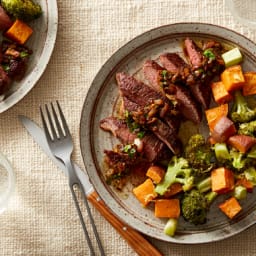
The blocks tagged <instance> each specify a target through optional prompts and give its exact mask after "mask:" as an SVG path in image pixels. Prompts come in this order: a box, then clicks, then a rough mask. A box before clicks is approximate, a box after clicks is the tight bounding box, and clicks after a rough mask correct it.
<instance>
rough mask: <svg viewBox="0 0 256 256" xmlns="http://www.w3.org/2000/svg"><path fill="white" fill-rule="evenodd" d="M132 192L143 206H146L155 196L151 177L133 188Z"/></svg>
mask: <svg viewBox="0 0 256 256" xmlns="http://www.w3.org/2000/svg"><path fill="white" fill-rule="evenodd" d="M133 194H134V195H135V196H136V198H137V199H138V200H139V201H140V202H141V204H142V205H143V206H146V205H147V204H148V203H149V202H151V201H152V200H153V199H154V198H156V197H157V193H156V192H155V187H154V184H153V182H152V180H151V179H146V180H145V181H144V183H142V184H140V185H139V186H138V187H136V188H134V189H133Z"/></svg>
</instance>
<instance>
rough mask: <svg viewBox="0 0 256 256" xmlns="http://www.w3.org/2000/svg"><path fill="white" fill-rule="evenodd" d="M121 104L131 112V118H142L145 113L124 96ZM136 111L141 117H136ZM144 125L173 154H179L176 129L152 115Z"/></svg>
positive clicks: (179, 148) (179, 142)
mask: <svg viewBox="0 0 256 256" xmlns="http://www.w3.org/2000/svg"><path fill="white" fill-rule="evenodd" d="M123 106H124V108H125V109H126V110H127V111H128V112H129V113H131V115H132V117H133V118H136V120H137V119H139V120H141V118H144V116H145V113H144V112H143V110H142V108H141V107H140V106H138V105H137V104H136V103H134V102H131V101H130V100H129V99H127V98H126V97H124V98H123ZM137 113H139V115H140V116H142V117H138V115H137ZM134 116H135V117H134ZM146 126H147V128H148V129H149V130H150V131H151V132H153V133H154V134H155V136H156V137H157V138H158V139H160V140H161V141H162V142H164V143H165V144H166V145H167V147H168V148H169V149H170V150H171V151H172V152H173V153H174V154H179V153H180V152H181V146H182V145H181V141H180V140H179V138H178V137H177V133H176V132H177V130H176V129H171V128H170V126H168V125H167V124H166V123H164V122H163V121H162V120H160V119H159V118H157V117H153V119H152V121H149V123H146ZM175 128H176V127H175Z"/></svg>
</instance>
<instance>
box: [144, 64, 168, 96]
mask: <svg viewBox="0 0 256 256" xmlns="http://www.w3.org/2000/svg"><path fill="white" fill-rule="evenodd" d="M142 70H143V73H144V76H145V78H146V79H147V80H148V81H149V83H150V85H152V87H154V88H155V89H156V90H157V91H159V92H160V93H164V91H163V87H162V86H161V83H162V81H161V80H162V75H161V73H162V71H163V70H164V68H163V67H161V66H160V65H159V64H158V63H157V62H155V61H154V60H147V61H145V63H144V64H143V67H142Z"/></svg>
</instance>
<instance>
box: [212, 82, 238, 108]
mask: <svg viewBox="0 0 256 256" xmlns="http://www.w3.org/2000/svg"><path fill="white" fill-rule="evenodd" d="M211 88H212V95H213V98H214V100H215V101H216V102H217V103H218V104H224V103H227V102H229V101H231V100H232V98H233V97H232V95H231V94H230V93H229V92H228V91H227V90H226V88H225V85H224V84H223V82H222V81H219V82H213V83H212V84H211Z"/></svg>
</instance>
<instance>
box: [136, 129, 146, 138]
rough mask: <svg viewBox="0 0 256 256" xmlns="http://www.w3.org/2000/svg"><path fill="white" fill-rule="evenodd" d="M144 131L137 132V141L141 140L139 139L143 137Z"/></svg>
mask: <svg viewBox="0 0 256 256" xmlns="http://www.w3.org/2000/svg"><path fill="white" fill-rule="evenodd" d="M145 133H146V132H145V131H139V132H138V133H137V136H138V138H139V139H141V138H143V137H144V136H145Z"/></svg>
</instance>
